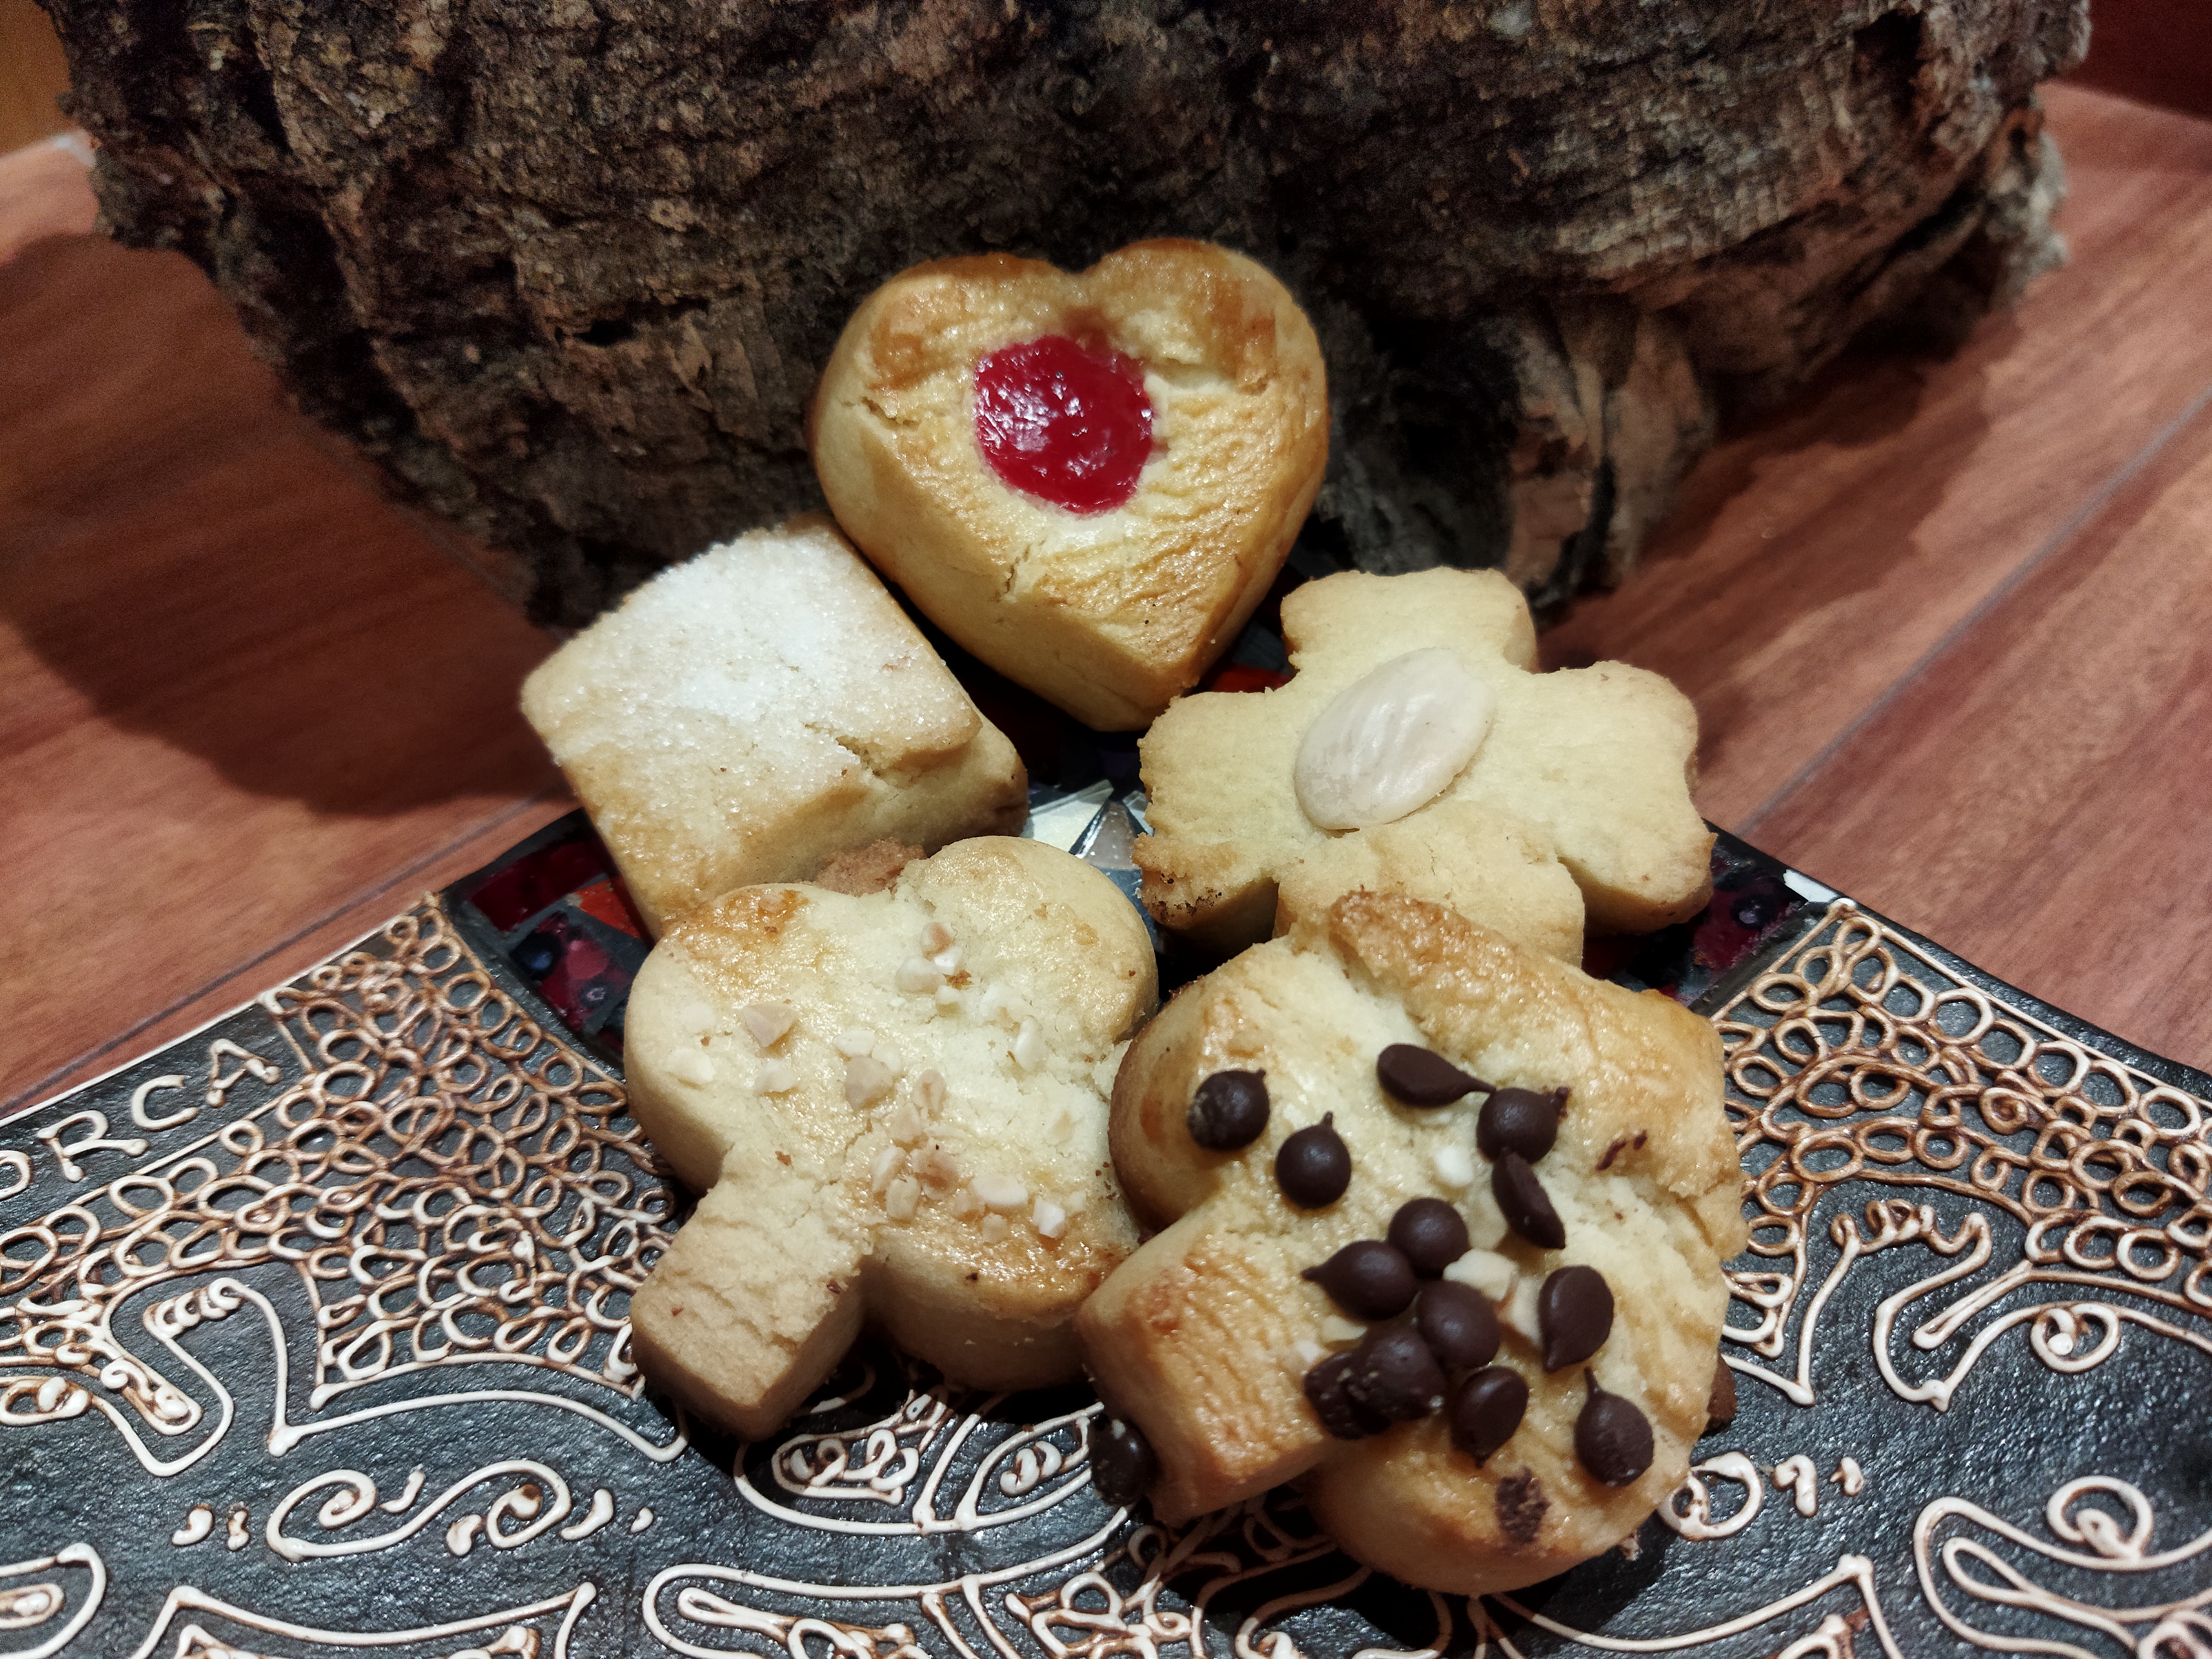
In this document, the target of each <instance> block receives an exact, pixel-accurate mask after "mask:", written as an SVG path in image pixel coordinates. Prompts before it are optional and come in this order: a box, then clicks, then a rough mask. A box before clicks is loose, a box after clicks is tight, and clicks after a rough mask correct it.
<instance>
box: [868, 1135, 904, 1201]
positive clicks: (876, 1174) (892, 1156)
mask: <svg viewBox="0 0 2212 1659" xmlns="http://www.w3.org/2000/svg"><path fill="white" fill-rule="evenodd" d="M905 1173H906V1154H905V1153H904V1152H901V1151H900V1150H899V1149H898V1148H897V1147H896V1146H885V1147H884V1148H882V1149H881V1150H880V1151H878V1152H877V1153H876V1156H875V1158H874V1160H873V1161H872V1163H871V1164H869V1165H868V1190H869V1191H870V1192H871V1193H872V1194H875V1195H876V1196H877V1197H878V1198H881V1197H882V1196H883V1195H884V1188H886V1187H888V1186H890V1184H891V1181H892V1178H893V1177H894V1176H901V1175H903V1174H905Z"/></svg>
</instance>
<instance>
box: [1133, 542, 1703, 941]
mask: <svg viewBox="0 0 2212 1659" xmlns="http://www.w3.org/2000/svg"><path fill="white" fill-rule="evenodd" d="M1283 635H1284V640H1285V644H1286V645H1287V646H1288V647H1289V649H1290V653H1291V664H1292V665H1293V666H1294V667H1295V668H1296V669H1297V674H1296V676H1295V678H1292V679H1291V682H1290V684H1287V685H1284V686H1280V687H1278V688H1277V689H1275V690H1272V691H1264V692H1250V691H1245V692H1206V693H1200V694H1199V695H1197V696H1185V697H1180V698H1178V699H1176V702H1175V703H1174V704H1173V705H1172V706H1171V707H1170V708H1169V709H1168V710H1167V712H1166V713H1165V714H1163V715H1161V716H1160V718H1159V719H1158V720H1156V721H1154V722H1153V724H1152V729H1151V731H1150V732H1147V733H1146V737H1145V739H1144V742H1143V744H1142V747H1141V750H1140V752H1141V755H1142V758H1143V765H1144V779H1145V787H1146V790H1147V791H1148V792H1149V793H1150V797H1151V809H1150V817H1151V822H1152V835H1151V836H1148V837H1146V839H1145V840H1144V841H1142V842H1139V844H1138V848H1137V864H1138V867H1139V869H1140V870H1141V871H1142V872H1144V893H1145V903H1146V908H1149V909H1150V910H1151V911H1152V915H1154V916H1155V917H1157V918H1158V921H1160V923H1161V924H1162V925H1163V926H1164V927H1170V928H1173V929H1175V930H1176V931H1177V932H1180V933H1187V934H1188V935H1190V936H1192V937H1193V938H1194V939H1197V940H1198V941H1199V942H1200V944H1202V945H1207V946H1209V947H1211V948H1212V949H1214V950H1217V951H1222V952H1227V951H1232V950H1235V949H1237V948H1238V947H1240V946H1242V945H1247V944H1249V943H1251V942H1252V941H1254V940H1255V939H1264V938H1265V937H1266V936H1267V932H1268V929H1269V926H1270V923H1271V922H1272V921H1273V917H1274V909H1275V900H1276V888H1277V884H1278V883H1279V882H1281V881H1284V880H1285V879H1287V878H1290V877H1291V875H1292V873H1293V872H1295V871H1296V870H1297V867H1298V866H1299V865H1300V863H1301V861H1302V860H1309V859H1328V858H1332V857H1336V856H1339V854H1336V853H1335V851H1334V847H1335V844H1336V843H1339V842H1342V841H1344V840H1346V839H1358V837H1360V836H1364V835H1370V834H1372V833H1373V831H1374V829H1375V828H1376V827H1378V826H1381V825H1385V824H1388V825H1391V826H1393V827H1394V828H1395V829H1396V830H1397V831H1398V833H1399V834H1400V835H1401V836H1419V835H1421V834H1422V833H1423V832H1424V831H1425V827H1426V826H1427V825H1428V824H1429V823H1430V822H1431V820H1435V819H1437V815H1438V814H1440V813H1441V812H1442V811H1443V809H1445V808H1446V807H1449V806H1455V805H1457V806H1473V807H1479V808H1482V809H1486V811H1489V812H1491V813H1492V814H1498V815H1502V816H1504V817H1510V818H1511V819H1514V820H1517V821H1518V824H1519V826H1520V836H1521V837H1522V840H1524V841H1525V838H1526V837H1527V836H1531V835H1533V836H1535V837H1536V838H1537V839H1538V841H1539V842H1541V843H1544V844H1546V845H1547V847H1548V849H1549V853H1550V854H1551V856H1553V857H1554V858H1556V859H1557V860H1558V862H1559V865H1560V866H1562V867H1563V868H1564V869H1565V872H1566V873H1567V874H1568V875H1569V876H1571V878H1572V879H1573V881H1574V884H1575V885H1576V886H1577V887H1578V888H1579V889H1580V890H1581V894H1582V899H1583V905H1584V907H1585V908H1586V910H1587V913H1588V921H1589V927H1590V929H1591V931H1593V932H1595V933H1643V932H1647V931H1649V930H1650V929H1652V928H1655V927H1664V926H1666V925H1667V924H1668V923H1670V922H1674V921H1682V920H1684V919H1686V918H1687V917H1689V916H1692V915H1696V914H1697V912H1698V911H1699V909H1700V908H1702V907H1703V906H1704V904H1705V901H1706V899H1707V898H1708V896H1710V894H1711V876H1710V872H1709V865H1708V861H1709V859H1710V856H1711V849H1712V836H1711V832H1710V831H1709V830H1707V829H1706V828H1705V823H1703V821H1702V820H1701V819H1700V818H1699V816H1698V812H1697V809H1696V808H1695V807H1694V806H1693V805H1692V804H1691V799H1690V787H1691V775H1692V768H1693V765H1694V763H1695V757H1696V751H1697V742H1698V720H1697V714H1696V711H1695V710H1694V709H1692V708H1691V706H1690V703H1689V701H1688V699H1686V697H1684V696H1682V695H1681V693H1680V692H1679V691H1677V690H1674V687H1673V686H1672V685H1670V684H1668V683H1667V681H1665V680H1664V679H1662V678H1660V677H1659V676H1658V675H1656V674H1653V673H1650V672H1648V671H1645V670H1644V669H1640V668H1632V667H1630V666H1628V665H1626V664H1624V663H1613V662H1607V663H1599V664H1597V665H1595V666H1593V667H1589V668H1577V669H1561V670H1558V671H1553V672H1552V673H1548V674H1539V673H1535V672H1534V671H1532V670H1533V668H1534V663H1535V657H1536V645H1535V632H1534V628H1533V627H1532V625H1531V623H1530V622H1529V617H1528V604H1527V602H1526V601H1525V600H1524V599H1522V596H1521V592H1520V590H1519V589H1517V588H1516V587H1515V586H1513V584H1512V583H1510V581H1508V580H1506V579H1505V578H1504V576H1502V575H1499V574H1498V573H1497V572H1495V571H1468V570H1425V571H1420V572H1417V573H1415V574H1411V575H1403V576H1371V575H1368V574H1364V573H1360V572H1357V571H1347V572H1344V573H1342V574H1338V575H1334V576H1328V577H1325V578H1323V579H1322V580H1320V581H1316V582H1309V583H1307V584H1306V585H1305V586H1303V587H1299V588H1297V589H1295V590H1293V591H1292V592H1291V593H1290V594H1289V595H1288V596H1287V597H1286V598H1285V599H1284V601H1283ZM1524 857H1525V854H1524V853H1523V852H1522V851H1520V850H1518V849H1517V847H1516V842H1513V841H1511V840H1510V839H1509V840H1505V841H1499V842H1494V843H1492V845H1490V846H1488V847H1485V846H1484V845H1482V844H1481V843H1480V842H1479V841H1472V840H1470V839H1469V838H1468V836H1466V835H1465V834H1464V833H1463V832H1455V835H1454V836H1452V837H1450V838H1449V839H1445V840H1440V841H1439V842H1438V851H1437V867H1436V872H1435V879H1436V881H1437V882H1440V883H1442V884H1443V885H1442V886H1441V887H1439V886H1436V885H1431V886H1430V887H1428V888H1424V887H1423V886H1422V885H1420V884H1418V883H1412V884H1406V885H1404V886H1403V888H1402V890H1407V891H1409V892H1411V893H1413V896H1416V897H1423V898H1428V899H1431V900H1434V901H1437V902H1450V903H1453V904H1455V906H1457V907H1458V908H1462V910H1463V911H1465V912H1466V913H1467V914H1468V915H1474V917H1476V919H1477V920H1483V921H1489V920H1493V919H1495V920H1497V921H1498V924H1499V925H1500V926H1501V927H1505V928H1506V930H1507V931H1509V932H1512V931H1514V927H1513V920H1514V917H1515V915H1517V914H1519V913H1520V912H1519V909H1518V908H1509V909H1508V910H1506V911H1504V912H1500V913H1498V914H1497V915H1495V916H1494V917H1493V915H1492V914H1490V913H1486V908H1485V905H1484V902H1482V901H1480V899H1479V898H1476V899H1474V902H1470V892H1471V890H1474V889H1475V888H1477V887H1479V886H1480V884H1481V883H1482V882H1483V880H1484V879H1485V875H1484V872H1485V870H1486V867H1488V866H1512V865H1514V864H1516V862H1518V861H1520V860H1522V859H1523V858H1524ZM1338 890H1340V891H1342V890H1346V888H1339V889H1338ZM1511 903H1512V904H1513V905H1514V906H1516V907H1519V906H1520V905H1521V903H1522V901H1520V900H1519V899H1517V898H1516V899H1514V900H1512V901H1511ZM1543 914H1544V916H1545V919H1546V920H1545V922H1544V926H1546V927H1550V928H1552V929H1553V930H1556V929H1557V927H1558V926H1559V918H1558V915H1557V913H1556V910H1555V909H1547V910H1546V911H1545V912H1544V913H1543ZM1516 936H1519V935H1517V934H1516ZM1527 942H1530V943H1536V942H1537V941H1536V940H1535V939H1528V941H1527ZM1540 948H1541V947H1540Z"/></svg>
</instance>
